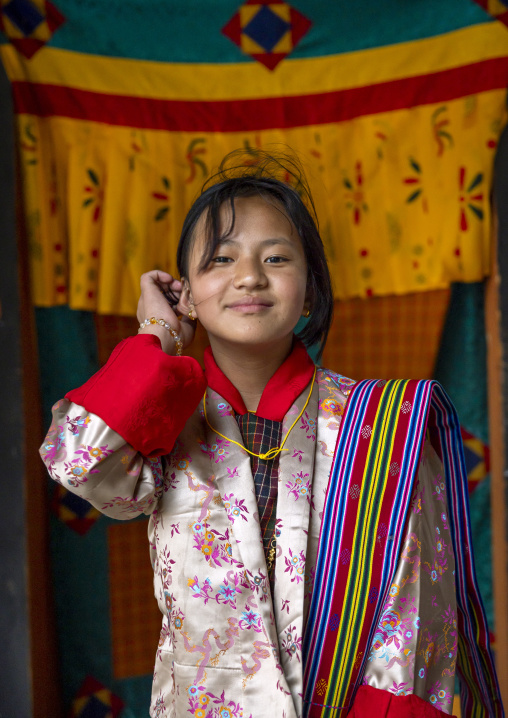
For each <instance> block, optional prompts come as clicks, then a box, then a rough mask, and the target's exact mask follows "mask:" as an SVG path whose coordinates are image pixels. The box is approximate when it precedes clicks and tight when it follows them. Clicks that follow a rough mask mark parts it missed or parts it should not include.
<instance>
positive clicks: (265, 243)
mask: <svg viewBox="0 0 508 718" xmlns="http://www.w3.org/2000/svg"><path fill="white" fill-rule="evenodd" d="M235 215H236V216H235V227H234V230H233V232H232V233H231V234H230V235H229V236H228V237H227V238H226V239H225V240H224V241H223V242H221V243H220V244H219V245H218V247H217V249H216V252H215V255H214V257H213V259H212V261H211V262H210V264H209V266H208V267H207V268H206V269H205V270H204V271H203V272H198V266H199V261H200V258H201V257H202V255H203V252H204V248H205V237H204V217H201V219H200V220H199V222H198V224H197V227H196V236H195V241H194V246H193V249H192V253H191V257H190V262H189V272H188V274H189V276H188V281H189V287H190V289H189V299H190V302H191V305H192V306H193V307H194V309H195V313H196V314H197V317H198V319H199V321H200V322H201V323H202V324H203V326H204V328H205V329H206V331H207V333H208V336H209V339H210V343H211V345H212V348H214V347H216V348H218V347H219V345H221V346H223V347H224V348H226V346H227V345H234V344H236V345H239V344H240V345H248V346H251V347H252V348H254V347H258V348H266V349H269V348H270V347H272V348H273V347H274V346H280V347H282V345H283V344H286V345H287V348H288V350H289V347H290V345H291V341H292V336H293V329H294V328H295V326H296V324H297V322H298V320H299V318H300V316H301V314H302V311H303V308H304V304H305V299H306V285H307V262H306V260H305V254H304V251H303V246H302V242H301V240H300V237H299V236H298V234H297V232H296V229H295V228H294V226H293V225H292V223H291V222H290V220H289V219H288V217H287V216H286V215H285V214H284V212H283V211H282V210H281V209H280V208H279V207H278V206H276V205H274V204H271V203H270V200H267V199H264V198H263V197H244V198H237V199H236V200H235ZM230 218H231V210H230V208H229V206H228V205H224V206H223V208H222V209H221V225H222V226H223V227H228V226H229V223H230Z"/></svg>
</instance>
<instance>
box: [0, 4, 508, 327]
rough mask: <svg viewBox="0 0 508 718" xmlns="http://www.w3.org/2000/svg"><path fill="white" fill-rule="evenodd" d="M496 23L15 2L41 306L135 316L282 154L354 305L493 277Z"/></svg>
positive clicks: (23, 152)
mask: <svg viewBox="0 0 508 718" xmlns="http://www.w3.org/2000/svg"><path fill="white" fill-rule="evenodd" d="M488 9H489V8H488V7H487V8H484V7H480V5H478V4H476V3H474V2H471V0H449V2H447V3H446V5H443V3H442V2H440V1H439V0H427V2H425V3H420V4H419V5H417V6H415V4H414V3H405V4H404V3H399V2H397V1H396V0H387V1H386V2H384V3H381V4H380V3H377V2H375V1H374V0H366V1H365V2H363V3H362V4H361V9H360V8H359V7H357V6H356V4H355V3H342V4H341V6H340V8H338V6H337V3H335V2H331V0H330V1H329V2H323V3H319V6H316V4H315V3H312V2H311V1H310V0H301V1H300V2H298V9H296V8H295V7H293V6H292V5H291V4H289V3H285V2H282V1H281V0H271V1H270V0H261V1H260V2H254V0H246V2H244V3H243V4H242V3H240V2H239V1H238V0H234V1H233V0H220V1H219V2H216V3H213V4H211V3H205V2H196V3H192V6H190V5H189V4H188V3H184V2H181V1H180V2H177V0H172V1H171V2H167V3H165V4H163V5H161V4H157V5H155V3H153V2H145V3H139V2H134V0H131V2H121V3H120V2H111V3H108V11H107V13H105V12H104V10H103V8H101V7H99V5H98V4H97V3H88V2H80V3H76V2H75V0H55V2H54V3H49V2H47V1H46V2H45V1H44V0H23V2H21V0H11V2H8V3H7V2H2V4H1V6H0V25H1V28H0V29H2V30H3V32H4V35H5V40H6V42H5V43H4V44H3V45H2V46H1V48H0V53H1V58H2V61H3V63H4V66H5V68H6V71H7V73H8V76H9V78H10V80H11V82H12V89H13V95H14V101H15V110H16V113H17V126H18V139H19V152H20V168H21V175H22V182H23V193H24V206H25V214H26V226H27V230H28V236H29V243H30V252H31V266H32V288H33V297H34V301H35V303H36V304H38V305H41V306H51V305H55V304H65V303H69V304H70V306H71V307H73V308H79V309H96V310H97V311H99V312H101V313H115V314H125V315H128V314H131V315H133V314H134V313H135V308H136V297H137V294H138V286H139V285H138V281H139V275H140V274H141V273H142V272H144V271H146V270H148V269H151V268H154V267H160V268H164V269H167V270H169V271H171V272H174V271H175V263H174V257H175V251H176V244H177V240H178V235H179V230H180V227H181V224H182V220H183V217H184V215H185V213H186V211H187V209H188V208H189V206H190V204H191V202H192V200H193V199H194V198H195V197H196V195H197V193H198V192H199V189H200V187H201V185H202V183H203V181H204V180H205V179H206V178H207V177H208V176H209V175H210V173H211V172H213V168H214V167H216V166H217V164H218V162H219V161H220V159H221V158H222V157H223V155H224V154H225V153H226V152H228V151H229V150H231V149H234V148H237V147H244V148H245V149H246V150H247V152H250V153H251V154H250V158H248V159H247V161H248V162H255V150H256V148H258V147H263V148H266V147H267V146H269V145H270V144H272V143H284V144H286V145H289V146H290V147H292V148H293V149H294V150H295V151H296V152H297V153H298V154H299V156H300V157H301V159H302V160H303V163H304V165H305V166H306V168H307V171H308V175H309V179H310V184H311V188H312V190H313V193H314V196H315V200H316V206H317V212H318V215H319V217H320V221H321V230H322V234H323V237H324V241H325V243H326V247H327V252H328V256H329V259H330V265H331V269H332V273H333V275H334V278H335V293H336V297H337V298H341V299H344V298H352V297H365V296H371V295H388V294H405V293H410V292H416V291H421V290H429V289H438V288H445V287H447V286H448V285H449V283H450V282H452V281H466V282H471V281H477V280H481V279H482V278H483V277H484V276H485V275H486V274H487V272H488V268H489V233H490V210H489V193H490V186H491V176H492V164H493V156H494V151H495V146H496V142H497V139H498V137H499V133H500V131H501V129H502V127H503V125H504V124H505V121H506V113H505V94H506V93H505V88H506V86H507V84H508V30H507V28H506V26H505V25H504V24H503V23H502V22H499V21H496V20H494V19H493V17H492V16H491V15H489V14H488V12H487V10H488ZM197 19H198V21H197ZM8 41H10V42H8Z"/></svg>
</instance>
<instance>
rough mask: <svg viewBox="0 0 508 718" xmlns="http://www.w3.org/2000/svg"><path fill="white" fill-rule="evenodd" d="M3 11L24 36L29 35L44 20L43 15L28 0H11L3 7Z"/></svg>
mask: <svg viewBox="0 0 508 718" xmlns="http://www.w3.org/2000/svg"><path fill="white" fill-rule="evenodd" d="M3 13H4V15H7V17H8V18H9V20H10V21H11V22H12V23H14V25H16V27H17V28H18V29H19V30H21V32H22V33H23V35H25V37H28V35H31V34H32V33H33V31H34V30H35V29H36V28H38V27H39V25H40V24H41V22H43V20H44V15H42V14H41V13H40V12H39V10H38V9H37V8H36V7H35V5H34V4H33V3H31V2H30V0H11V2H10V3H7V5H5V7H4V8H3Z"/></svg>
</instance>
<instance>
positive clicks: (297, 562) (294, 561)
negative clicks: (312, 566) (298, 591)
mask: <svg viewBox="0 0 508 718" xmlns="http://www.w3.org/2000/svg"><path fill="white" fill-rule="evenodd" d="M284 561H285V562H286V569H285V573H288V572H289V574H290V576H292V578H291V582H294V581H296V583H300V581H303V575H304V571H305V551H300V555H298V554H296V553H295V554H293V552H292V551H291V549H289V558H288V557H287V556H285V557H284ZM293 573H294V574H295V575H294V576H293Z"/></svg>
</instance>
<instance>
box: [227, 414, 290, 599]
mask: <svg viewBox="0 0 508 718" xmlns="http://www.w3.org/2000/svg"><path fill="white" fill-rule="evenodd" d="M236 421H237V422H238V426H239V428H240V432H241V434H242V438H243V442H244V444H245V446H246V448H247V449H249V451H252V452H253V453H255V454H264V453H266V452H267V451H269V450H270V449H272V448H273V447H274V446H279V444H280V441H281V434H282V422H281V421H273V420H272V419H264V418H263V417H261V416H256V414H251V413H249V412H247V413H246V414H243V415H240V414H236ZM279 456H280V454H277V456H276V457H275V458H274V459H269V460H265V459H260V458H259V457H257V456H251V457H250V462H251V468H252V477H253V479H254V487H255V491H256V500H257V504H258V512H259V523H260V525H261V536H262V537H263V549H264V552H265V558H266V563H267V566H268V565H269V563H270V562H269V551H270V546H271V542H272V540H273V539H274V537H275V521H276V516H277V486H278V477H279ZM268 577H269V579H270V588H271V590H272V595H273V588H274V586H273V581H274V570H273V565H272V568H271V570H269V571H268Z"/></svg>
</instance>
